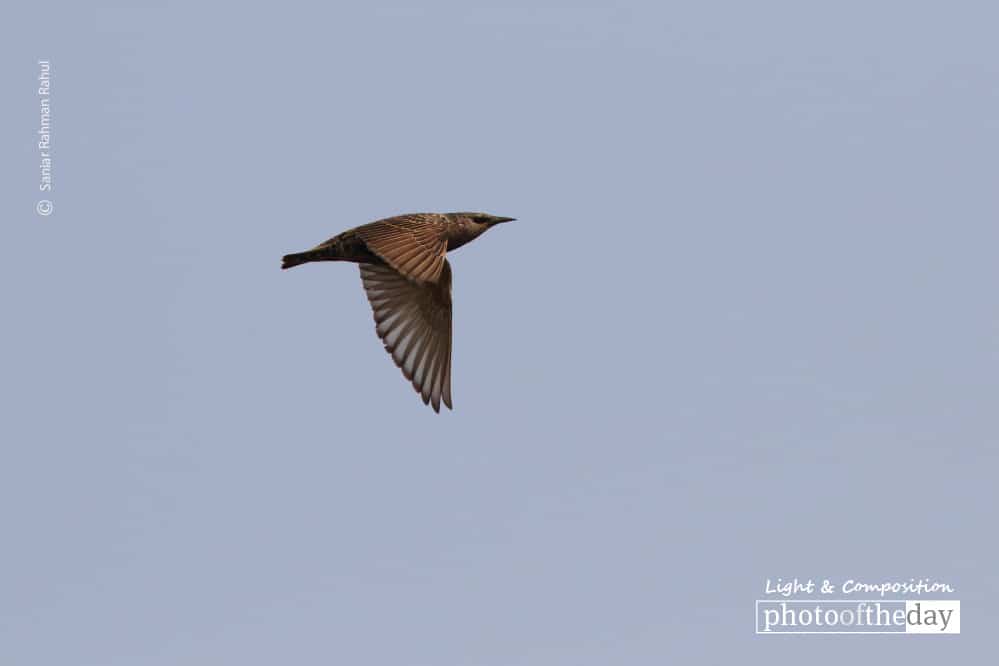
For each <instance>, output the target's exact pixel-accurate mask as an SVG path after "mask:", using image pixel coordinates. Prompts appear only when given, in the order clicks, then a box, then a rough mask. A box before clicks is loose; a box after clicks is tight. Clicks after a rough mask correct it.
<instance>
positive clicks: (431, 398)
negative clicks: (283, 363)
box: [281, 212, 516, 413]
mask: <svg viewBox="0 0 999 666" xmlns="http://www.w3.org/2000/svg"><path fill="white" fill-rule="evenodd" d="M515 219H516V218H512V217H501V216H498V215H489V214H488V213H469V212H462V213H409V214H406V215H397V216H395V217H387V218H385V219H382V220H377V221H375V222H370V223H368V224H364V225H361V226H359V227H354V228H353V229H348V230H347V231H344V232H343V233H340V234H337V235H336V236H334V237H333V238H330V239H329V240H327V241H324V242H322V243H320V244H319V245H316V246H315V247H314V248H312V249H310V250H306V251H304V252H296V253H293V254H286V255H285V256H284V257H282V259H281V268H282V269H287V268H293V267H295V266H299V265H301V264H307V263H311V262H319V261H347V262H351V263H355V264H358V265H359V267H360V271H361V283H362V285H363V286H364V292H365V294H366V295H367V298H368V302H369V303H370V304H371V309H372V312H373V313H374V319H375V332H376V333H377V334H378V337H379V338H380V339H381V341H382V342H383V343H384V344H385V350H386V351H387V352H388V353H389V354H390V355H391V356H392V360H393V361H394V362H395V364H396V365H397V366H398V367H399V369H400V370H402V374H403V376H404V377H405V378H406V379H408V380H409V381H410V382H411V383H412V385H413V388H414V389H416V392H417V393H418V394H419V395H420V397H421V398H422V399H423V404H425V405H430V406H431V407H432V408H433V410H434V411H435V412H437V413H439V412H440V406H441V402H443V403H444V405H445V406H446V407H447V408H448V409H452V410H453V409H454V407H453V406H452V400H451V264H450V263H448V260H447V253H448V252H449V251H451V250H456V249H458V248H459V247H461V246H462V245H465V244H467V243H469V242H471V241H473V240H475V239H476V238H478V237H479V236H481V235H482V234H483V233H485V232H486V231H488V230H489V229H491V228H493V227H494V226H496V225H497V224H502V223H504V222H512V221H514V220H515Z"/></svg>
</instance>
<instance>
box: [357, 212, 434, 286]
mask: <svg viewBox="0 0 999 666" xmlns="http://www.w3.org/2000/svg"><path fill="white" fill-rule="evenodd" d="M445 225H446V223H445V221H444V220H443V219H440V216H439V215H429V214H416V215H400V216H398V217H390V218H388V219H385V220H379V221H377V222H372V223H371V224H365V225H364V226H361V227H357V229H355V231H356V232H357V235H358V236H360V238H361V240H363V241H364V244H365V245H367V246H368V249H369V250H371V251H372V252H374V253H375V254H377V255H378V256H379V257H381V258H382V260H384V261H385V263H387V264H388V265H389V266H391V267H392V268H394V269H396V270H397V271H399V272H400V273H401V274H402V275H403V276H405V277H407V278H409V279H410V280H412V281H413V282H419V283H423V282H437V280H438V279H439V278H440V275H441V271H442V270H443V267H444V255H445V254H446V253H447V237H446V236H445V229H446V226H445Z"/></svg>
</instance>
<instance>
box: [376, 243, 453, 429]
mask: <svg viewBox="0 0 999 666" xmlns="http://www.w3.org/2000/svg"><path fill="white" fill-rule="evenodd" d="M360 268H361V281H362V282H363V284H364V292H365V294H367V297H368V302H369V303H370V304H371V310H372V312H373V314H374V319H375V331H376V332H377V333H378V337H379V338H381V340H382V342H383V343H384V344H385V349H386V351H388V352H389V354H390V355H391V356H392V360H393V361H394V362H395V364H396V365H397V366H398V367H399V369H400V370H402V374H403V376H405V377H406V379H408V380H409V381H410V382H411V383H412V384H413V388H414V389H416V392H417V393H419V394H420V397H421V398H422V399H423V402H424V403H425V404H430V405H431V406H432V407H433V409H434V411H438V412H439V411H440V405H441V401H442V400H443V402H444V404H445V405H446V406H447V407H448V408H449V409H450V408H451V267H450V265H449V264H448V262H447V260H443V261H442V266H441V271H440V276H439V278H440V279H439V280H437V281H436V282H423V283H418V282H414V281H412V280H410V279H407V277H405V276H404V275H403V274H402V273H400V272H399V271H397V270H396V269H395V268H394V267H392V266H385V265H380V264H361V265H360Z"/></svg>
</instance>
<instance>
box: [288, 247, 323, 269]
mask: <svg viewBox="0 0 999 666" xmlns="http://www.w3.org/2000/svg"><path fill="white" fill-rule="evenodd" d="M317 258H318V257H316V253H315V252H313V251H312V250H309V251H308V252H296V253H294V254H286V255H284V256H283V257H281V268H294V267H295V266H298V265H299V264H307V263H309V262H310V261H315V260H316V259H317Z"/></svg>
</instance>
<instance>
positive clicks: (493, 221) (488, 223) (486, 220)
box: [453, 213, 516, 229]
mask: <svg viewBox="0 0 999 666" xmlns="http://www.w3.org/2000/svg"><path fill="white" fill-rule="evenodd" d="M453 215H454V216H455V217H464V218H467V219H469V220H471V221H472V222H475V223H476V224H482V225H485V227H486V229H488V228H489V227H492V226H495V225H497V224H502V223H503V222H512V221H513V220H515V219H516V218H513V217H500V216H499V215H490V214H489V213H453Z"/></svg>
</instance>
